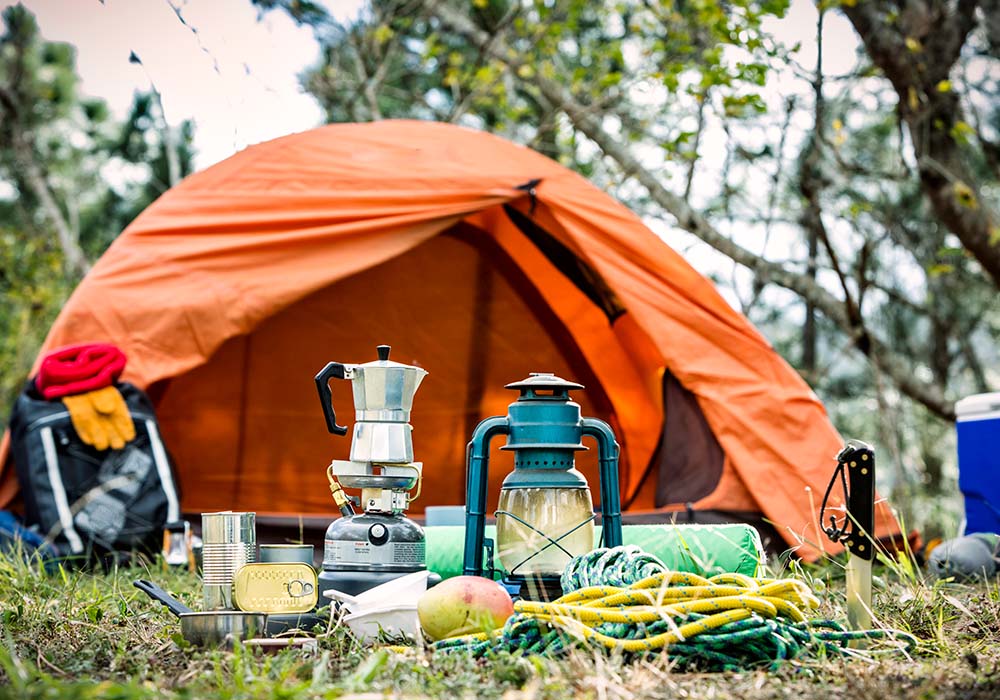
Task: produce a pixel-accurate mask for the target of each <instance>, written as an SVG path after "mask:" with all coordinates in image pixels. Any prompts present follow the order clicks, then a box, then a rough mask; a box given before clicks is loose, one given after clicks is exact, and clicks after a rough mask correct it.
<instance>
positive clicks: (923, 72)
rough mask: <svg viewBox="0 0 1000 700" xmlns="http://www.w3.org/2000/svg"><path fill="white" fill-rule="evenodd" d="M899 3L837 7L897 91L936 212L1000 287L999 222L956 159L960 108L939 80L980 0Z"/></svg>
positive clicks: (870, 0) (867, 0)
mask: <svg viewBox="0 0 1000 700" xmlns="http://www.w3.org/2000/svg"><path fill="white" fill-rule="evenodd" d="M897 4H898V3H890V2H886V0H864V1H862V2H857V3H855V4H854V5H853V6H851V7H848V6H846V5H845V6H844V7H843V11H844V13H845V14H846V15H847V17H848V18H849V19H850V20H851V23H852V24H853V25H854V28H855V30H856V31H857V32H858V34H859V35H860V36H861V40H862V41H863V42H864V45H865V48H866V50H867V51H868V55H869V57H870V58H871V59H872V62H874V64H875V65H876V66H878V67H879V68H880V69H881V70H882V72H883V73H885V76H886V77H887V78H888V79H889V81H890V82H891V83H892V85H893V87H894V88H895V90H896V93H897V95H898V96H899V111H900V114H901V116H902V117H903V120H904V121H905V122H906V125H907V128H908V129H909V132H910V138H911V139H912V141H913V150H914V155H915V156H916V160H917V165H918V167H919V171H920V184H921V188H922V189H923V191H924V194H925V195H926V196H927V198H928V199H929V200H930V202H931V206H932V208H933V210H934V213H935V215H936V216H937V218H938V219H939V220H940V221H941V223H943V224H944V225H945V226H946V227H947V228H948V230H949V231H951V232H952V233H954V234H955V235H956V236H958V238H959V240H961V241H962V245H963V246H965V248H966V249H967V250H968V251H969V252H971V253H972V254H973V256H975V258H976V260H978V261H979V264H980V265H982V267H983V270H985V271H986V273H987V274H988V275H989V276H990V277H991V278H992V279H993V282H994V283H995V284H996V286H997V287H1000V242H998V241H996V233H995V232H996V231H998V230H1000V229H998V226H1000V222H998V220H997V216H996V213H995V212H992V211H990V209H989V207H988V206H987V203H986V202H985V201H984V200H983V198H982V196H981V194H980V188H979V186H978V184H977V182H976V179H975V176H974V175H973V174H972V172H971V171H970V170H969V168H968V167H967V166H966V164H965V162H964V159H963V158H962V154H961V149H960V146H959V144H958V142H957V141H956V133H957V132H956V131H955V128H956V126H957V125H958V123H959V122H961V121H963V118H962V107H961V105H960V103H959V98H958V95H957V94H956V93H955V92H954V91H952V90H951V88H950V86H949V85H948V84H947V82H945V81H947V80H948V76H949V75H950V73H951V69H952V67H953V66H954V65H955V61H956V60H958V57H959V55H960V53H961V50H962V46H963V45H964V44H965V39H966V37H967V36H968V34H969V32H971V31H972V29H973V28H974V27H975V24H976V6H977V4H978V3H977V2H976V0H958V2H957V4H955V5H954V9H953V10H952V9H951V8H952V4H951V3H948V2H946V1H945V0H911V1H910V2H907V3H905V7H904V9H903V11H902V12H900V11H899V8H898V7H896V5H897ZM994 4H995V3H994ZM890 17H895V19H894V20H892V21H890ZM993 21H995V20H993Z"/></svg>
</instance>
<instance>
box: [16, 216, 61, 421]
mask: <svg viewBox="0 0 1000 700" xmlns="http://www.w3.org/2000/svg"><path fill="white" fill-rule="evenodd" d="M4 218H5V217H4V216H3V215H2V214H0V220H3V219H4ZM69 289H70V286H69V283H68V281H67V280H66V278H65V276H64V274H63V266H62V255H61V254H60V251H59V250H58V248H57V247H56V246H54V245H53V243H52V241H51V240H47V239H42V238H38V237H36V236H31V235H25V234H24V233H23V232H21V231H18V230H16V229H9V228H0V298H3V299H4V303H3V306H2V308H0V399H2V401H3V403H2V404H0V420H3V421H4V422H6V416H7V411H8V410H9V408H10V403H11V401H12V399H13V397H14V396H15V395H16V394H17V393H18V392H19V391H20V390H21V385H22V383H23V382H24V379H25V377H26V376H27V373H28V370H29V369H31V363H32V362H33V361H34V359H35V351H36V350H37V349H38V346H39V345H41V342H42V340H43V339H44V336H45V333H46V331H47V330H48V327H49V325H51V323H52V321H54V320H55V317H56V315H57V314H58V313H59V309H60V308H61V307H62V303H63V301H64V300H65V298H66V296H67V295H68V293H69Z"/></svg>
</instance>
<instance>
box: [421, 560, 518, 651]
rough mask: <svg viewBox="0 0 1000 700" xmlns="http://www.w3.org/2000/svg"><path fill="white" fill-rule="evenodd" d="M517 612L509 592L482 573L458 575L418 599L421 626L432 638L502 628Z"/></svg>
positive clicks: (436, 638)
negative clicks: (482, 575) (483, 576)
mask: <svg viewBox="0 0 1000 700" xmlns="http://www.w3.org/2000/svg"><path fill="white" fill-rule="evenodd" d="M513 614H514V602H513V601H512V600H511V599H510V594H508V593H507V591H506V590H505V589H504V587H503V586H501V585H500V584H499V583H497V582H496V581H491V580H489V579H487V578H482V577H481V576H456V577H454V578H449V579H445V580H444V581H442V582H441V583H439V584H438V585H436V586H434V587H433V588H430V589H428V590H427V592H426V593H424V594H423V595H422V596H421V597H420V600H418V601H417V616H418V617H419V618H420V627H421V628H422V629H423V631H424V635H426V636H427V637H428V638H429V639H430V640H431V641H437V640H439V639H445V638H446V637H459V636H461V635H463V634H474V633H476V632H489V631H490V630H494V629H497V628H498V627H503V624H504V623H505V622H507V618H509V617H510V616H511V615H513Z"/></svg>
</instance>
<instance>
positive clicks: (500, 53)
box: [425, 0, 955, 420]
mask: <svg viewBox="0 0 1000 700" xmlns="http://www.w3.org/2000/svg"><path fill="white" fill-rule="evenodd" d="M425 3H426V6H427V7H428V8H429V9H430V10H432V11H434V12H435V13H436V14H437V16H438V18H439V19H440V20H441V21H442V22H443V23H444V24H446V25H447V26H449V27H451V28H452V29H453V30H454V31H456V32H457V33H459V34H461V35H463V36H465V37H466V38H467V39H468V40H470V41H471V42H472V43H473V44H474V45H476V46H477V47H479V48H480V49H482V50H483V51H485V52H487V53H489V54H490V55H492V56H493V57H495V58H496V59H498V60H501V61H503V62H505V63H506V64H507V65H509V66H510V67H511V68H513V69H514V71H513V72H514V74H515V75H517V74H518V71H517V69H518V68H519V67H521V66H523V65H526V61H525V59H523V58H522V54H520V53H518V52H517V51H515V50H514V49H513V48H511V47H509V46H507V45H506V44H505V43H504V42H502V41H501V40H499V38H498V37H495V36H490V35H488V34H486V33H485V32H483V31H482V30H480V29H479V28H478V27H476V26H475V24H473V23H472V22H471V21H470V20H469V19H468V18H467V17H465V16H464V15H462V14H461V13H460V12H457V11H456V10H455V9H454V8H453V7H451V6H450V5H448V4H447V3H445V2H442V1H441V0H425ZM525 73H526V74H528V75H531V76H532V77H530V78H523V77H522V78H521V79H523V80H530V82H532V83H533V84H534V85H535V86H536V87H537V88H538V89H539V91H540V92H541V93H542V94H543V95H544V96H545V97H546V99H548V100H549V101H550V102H551V103H552V104H553V105H556V106H558V108H559V109H561V110H562V111H563V112H564V113H565V114H566V116H567V117H568V118H569V119H570V121H571V122H573V124H574V126H575V127H576V128H577V129H579V130H580V131H581V132H582V133H583V134H584V135H586V136H587V137H588V138H589V139H590V140H591V141H593V142H594V143H595V144H597V146H598V147H599V148H600V149H601V150H602V151H603V152H604V153H605V155H607V156H608V157H609V158H611V159H612V160H614V161H616V162H617V163H618V165H619V166H620V167H621V168H622V170H623V171H624V173H625V174H626V176H628V175H631V176H633V177H635V178H636V180H638V181H639V182H640V183H641V184H642V186H643V187H645V188H646V190H647V191H648V192H649V195H650V197H651V198H652V199H653V201H655V202H656V203H657V204H659V205H660V206H661V207H663V209H665V210H666V211H667V212H669V213H670V214H671V215H672V216H673V217H674V218H675V219H676V220H677V224H678V226H680V227H681V228H683V229H684V230H686V231H689V232H690V233H693V234H694V235H696V236H697V237H698V238H700V239H701V240H702V241H704V242H706V243H708V244H709V245H710V246H712V247H713V248H715V249H716V250H718V251H719V252H721V253H723V254H724V255H726V256H727V257H729V258H731V259H732V260H734V261H735V262H737V263H739V264H740V265H743V266H744V267H747V268H749V269H750V270H751V271H752V272H754V273H755V274H757V275H760V276H761V277H762V278H764V279H767V280H769V281H771V282H773V283H775V284H778V285H780V286H782V287H785V288H786V289H789V290H791V291H793V292H795V293H797V294H798V295H799V296H801V297H802V298H803V299H805V300H807V301H810V302H811V303H813V304H814V305H815V306H816V308H817V309H819V310H820V311H822V312H823V314H824V315H825V316H826V317H827V318H829V319H830V320H831V321H833V322H834V323H835V324H836V325H837V326H839V327H840V328H841V329H842V330H843V331H844V332H845V333H847V334H848V335H849V336H851V337H852V338H854V339H855V341H856V340H857V339H858V335H857V330H856V328H855V327H854V326H853V325H852V324H851V322H850V320H849V319H848V316H847V314H846V312H845V310H844V307H843V302H842V301H841V300H840V299H837V297H835V296H834V295H833V294H831V293H830V292H828V291H827V290H826V289H824V288H823V287H822V286H820V285H819V284H818V283H817V282H816V281H814V280H811V279H809V278H808V277H807V276H805V275H802V274H801V273H797V272H793V271H791V270H788V269H786V268H784V267H783V266H781V265H778V264H776V263H773V262H771V261H769V260H766V259H764V258H762V257H760V256H759V255H757V254H756V253H754V252H752V251H750V250H747V249H746V248H743V247H742V246H740V245H738V244H737V243H735V242H734V241H732V240H730V239H729V238H727V237H726V236H724V235H722V234H721V233H720V232H719V231H717V230H716V229H715V228H714V227H713V226H712V225H711V224H710V223H709V222H708V221H707V220H706V219H704V218H703V217H702V216H701V215H700V214H698V213H697V212H696V211H695V210H694V209H693V208H692V207H691V206H690V205H689V204H688V202H686V201H685V200H684V199H682V198H681V197H678V196H677V195H676V194H674V193H673V192H670V191H669V190H667V189H666V188H665V187H664V186H663V185H662V184H661V183H660V181H659V179H658V178H657V177H656V176H655V175H654V174H653V173H652V172H650V171H649V170H647V169H646V168H645V167H643V165H642V164H641V163H640V162H639V160H638V159H637V158H636V157H635V156H634V155H633V154H632V153H631V151H630V150H629V149H628V148H627V147H626V146H624V145H622V144H621V143H620V142H618V141H617V140H616V139H615V138H614V137H612V136H611V135H609V134H608V133H607V132H606V131H605V130H604V128H603V126H602V124H601V121H600V120H599V119H598V118H597V117H596V116H595V115H593V114H592V113H591V112H590V110H588V109H587V108H586V107H585V106H583V105H581V104H580V103H579V102H577V101H576V98H575V96H574V95H573V94H572V93H571V92H570V91H569V90H568V89H567V88H565V87H564V86H563V85H561V84H560V83H558V82H556V81H554V80H550V79H548V78H546V77H545V76H544V75H543V71H531V72H530V73H529V72H525ZM869 340H870V343H869V346H868V348H867V352H866V355H867V356H868V357H869V359H870V360H871V361H872V362H873V363H874V364H876V365H878V366H879V367H881V368H882V369H883V371H885V372H886V374H888V375H889V376H891V377H892V378H893V380H894V381H895V382H896V384H897V386H898V387H899V388H900V390H901V391H902V392H903V393H905V394H906V395H907V396H910V397H911V398H913V399H914V400H916V401H918V402H920V403H922V404H924V405H925V406H927V408H928V409H930V410H931V411H933V412H934V413H935V414H937V415H939V416H941V417H942V418H945V419H948V420H954V418H955V409H954V404H953V403H952V402H951V401H949V400H947V399H946V398H945V397H944V395H943V392H942V391H941V389H940V387H938V386H936V385H933V384H929V383H926V382H924V381H921V380H920V379H918V378H917V377H916V376H915V375H914V372H913V371H912V368H911V367H909V365H908V363H907V362H906V361H905V360H904V359H903V358H901V357H900V356H899V355H897V354H896V353H895V352H894V351H893V350H892V348H890V347H889V346H887V345H886V344H885V343H883V342H882V341H881V340H879V339H878V338H876V337H875V336H874V335H870V336H869Z"/></svg>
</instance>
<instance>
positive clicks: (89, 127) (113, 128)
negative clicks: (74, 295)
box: [0, 5, 193, 422]
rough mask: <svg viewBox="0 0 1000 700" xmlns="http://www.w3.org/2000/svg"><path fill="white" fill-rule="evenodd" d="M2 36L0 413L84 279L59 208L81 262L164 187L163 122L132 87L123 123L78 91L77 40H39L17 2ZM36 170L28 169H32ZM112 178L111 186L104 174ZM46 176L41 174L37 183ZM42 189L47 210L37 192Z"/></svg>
mask: <svg viewBox="0 0 1000 700" xmlns="http://www.w3.org/2000/svg"><path fill="white" fill-rule="evenodd" d="M3 24H4V31H3V33H2V35H0V222H3V223H2V227H0V294H2V296H3V299H4V304H3V305H2V306H0V420H3V421H4V422H6V417H7V412H8V410H9V408H10V405H11V402H12V400H13V397H14V396H15V395H16V393H17V392H18V391H20V388H21V385H22V384H23V382H24V380H25V378H26V375H27V373H28V371H29V370H30V368H31V363H32V361H33V360H34V357H35V354H36V353H37V350H38V347H39V346H40V345H41V343H42V341H43V340H44V337H45V333H46V332H47V330H48V328H49V326H50V324H51V323H52V321H54V320H55V317H56V315H57V314H58V312H59V309H60V308H61V307H62V305H63V303H64V302H65V301H66V299H67V298H68V296H69V294H70V292H71V291H72V289H73V287H74V286H75V284H76V282H77V281H78V279H79V274H80V272H79V271H78V270H71V269H68V267H67V265H66V262H67V250H66V247H65V245H66V244H64V243H62V242H61V241H59V238H58V236H57V230H58V226H57V223H56V221H54V218H58V219H60V220H62V221H63V222H64V224H65V227H66V229H67V231H68V234H69V236H70V237H71V238H72V241H70V243H69V245H75V246H79V248H80V249H81V250H82V253H83V256H84V258H85V259H86V260H89V261H93V260H95V259H96V258H97V257H98V256H99V255H100V254H101V253H102V252H103V251H104V250H105V249H106V248H107V246H108V245H110V243H111V242H112V241H113V240H114V238H115V237H116V236H117V235H118V234H119V232H120V231H121V230H122V229H123V228H124V227H125V226H126V225H127V224H128V223H129V222H130V221H131V220H132V219H133V218H134V217H135V216H136V215H137V214H138V213H139V212H140V211H142V209H144V208H145V207H146V206H148V205H149V203H150V202H152V201H153V200H154V199H155V198H156V197H158V196H159V195H160V194H162V193H163V192H164V191H166V189H167V188H168V186H169V176H168V165H167V152H166V146H165V140H166V139H165V138H164V128H165V126H164V125H163V124H162V123H161V122H160V121H158V114H157V113H155V111H154V109H153V105H154V101H153V97H152V95H151V94H142V93H137V94H136V96H135V99H134V102H133V105H132V108H131V110H130V112H129V115H128V117H127V119H126V121H125V123H124V124H118V123H116V121H115V120H114V119H113V118H112V116H111V114H110V110H109V109H108V106H107V104H106V103H105V102H104V101H103V100H100V99H97V98H92V97H87V96H84V95H82V94H80V92H79V90H78V84H79V79H78V77H77V75H76V50H75V49H74V48H73V47H72V46H70V45H68V44H64V43H57V42H50V41H46V40H45V39H44V38H43V37H42V36H41V35H40V34H39V32H38V26H37V24H36V22H35V19H34V17H33V15H32V14H31V13H30V12H29V11H28V10H27V9H25V8H24V7H23V6H22V5H15V6H12V7H8V8H6V9H5V10H4V11H3ZM192 136H193V125H192V124H191V123H190V122H185V123H183V124H181V125H180V126H179V127H178V128H177V129H176V138H175V139H174V140H175V142H176V144H177V146H176V152H177V157H178V165H179V169H180V175H181V176H184V175H187V174H188V173H190V172H191V170H192V157H193V153H192V149H191V139H192ZM32 172H36V173H37V174H38V175H37V178H35V179H33V178H32V177H31V173H32ZM109 181H111V182H115V183H116V184H110V182H109ZM40 183H41V184H40ZM40 187H41V188H43V189H44V191H45V192H47V193H48V195H49V196H50V198H51V201H52V203H53V205H52V206H53V208H54V211H53V209H52V208H49V207H47V206H46V205H45V203H44V202H43V201H42V199H41V198H40V195H42V194H43V192H42V191H41V190H40V189H39V188H40Z"/></svg>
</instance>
